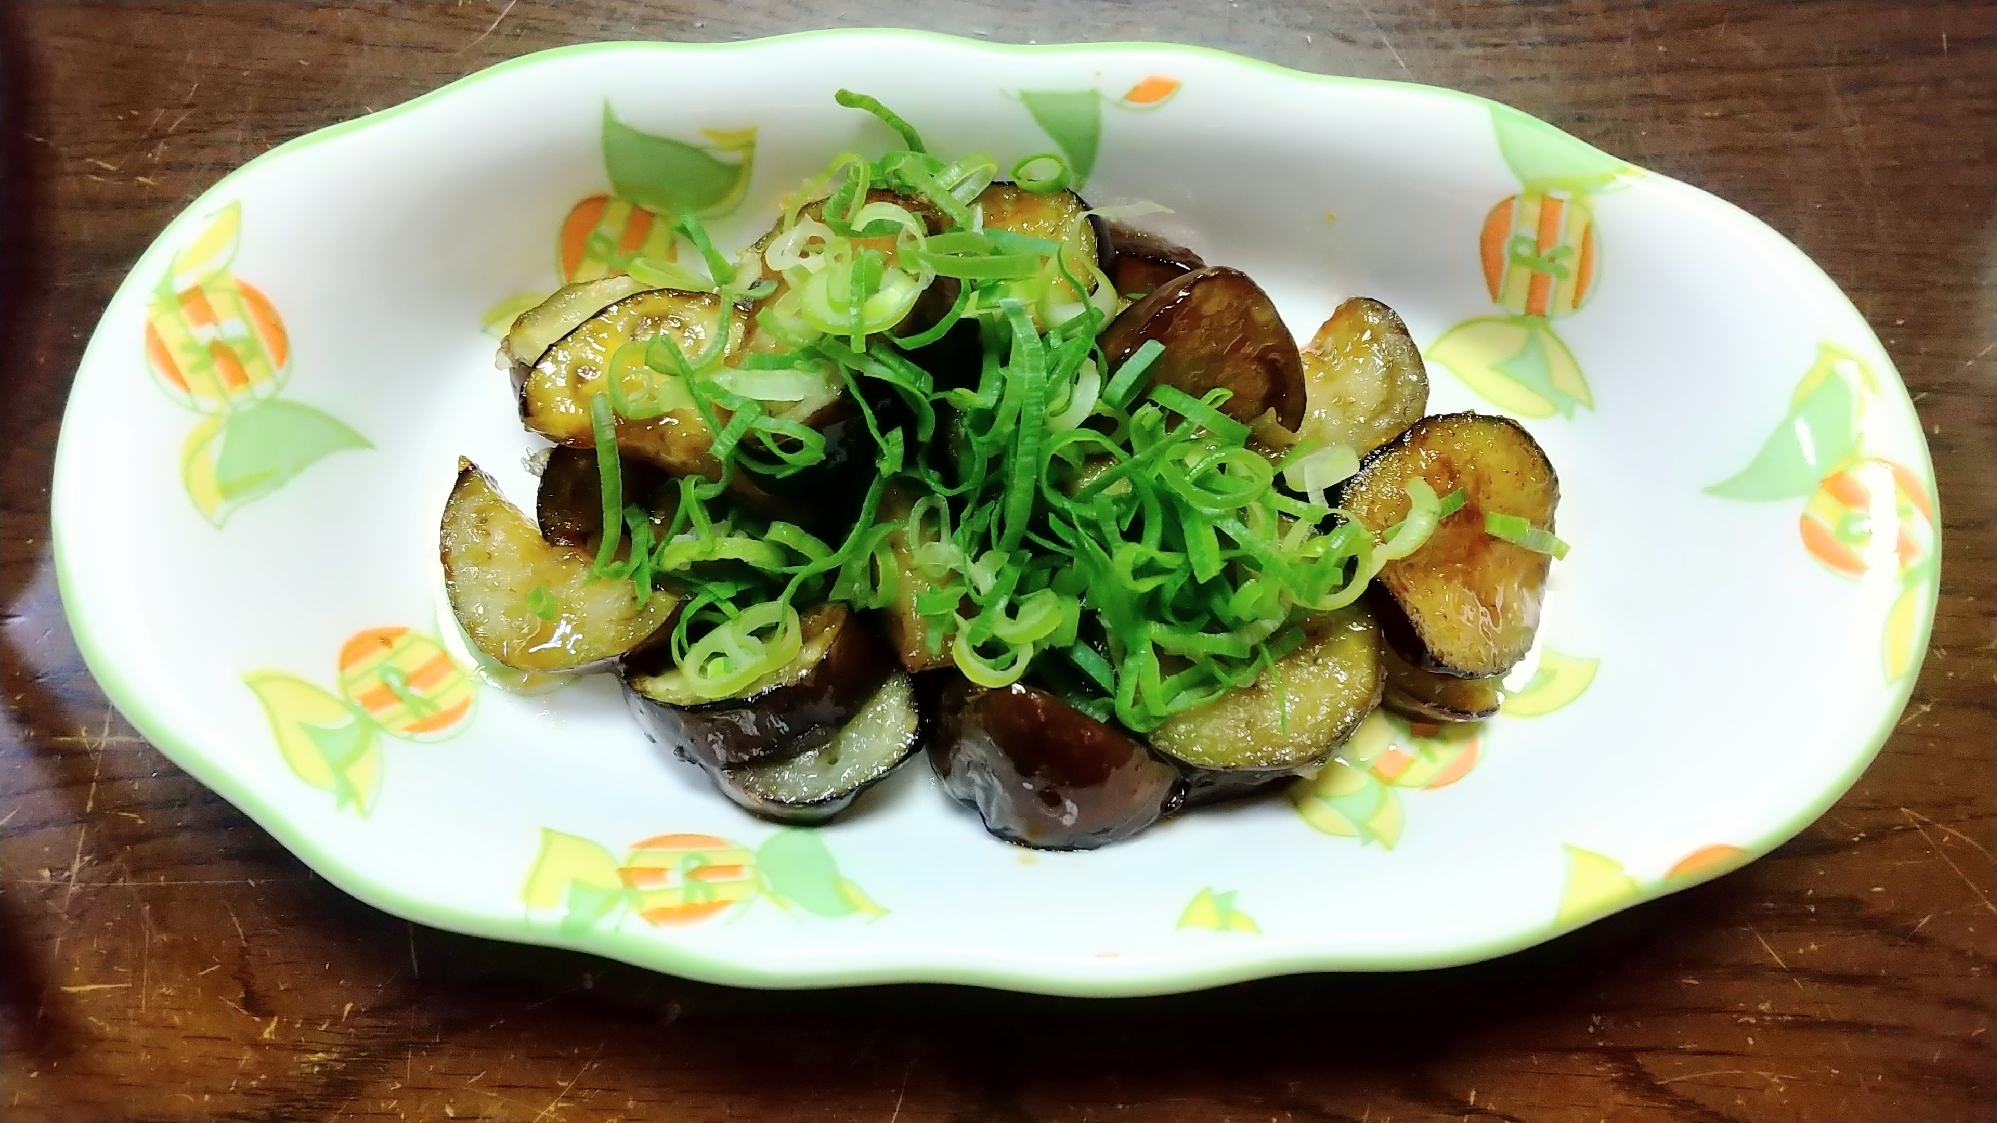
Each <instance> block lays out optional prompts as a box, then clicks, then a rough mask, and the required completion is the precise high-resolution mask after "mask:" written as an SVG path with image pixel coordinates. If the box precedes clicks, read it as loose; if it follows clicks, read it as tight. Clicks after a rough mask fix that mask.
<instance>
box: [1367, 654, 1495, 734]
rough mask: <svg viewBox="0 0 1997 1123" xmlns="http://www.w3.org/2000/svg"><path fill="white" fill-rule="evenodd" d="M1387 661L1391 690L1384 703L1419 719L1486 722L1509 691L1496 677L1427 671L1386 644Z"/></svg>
mask: <svg viewBox="0 0 1997 1123" xmlns="http://www.w3.org/2000/svg"><path fill="white" fill-rule="evenodd" d="M1382 646H1383V648H1384V654H1385V657H1386V660H1387V693H1386V695H1385V696H1384V697H1383V698H1382V699H1381V704H1382V705H1384V706H1386V707H1387V708H1388V709H1390V710H1392V711H1394V712H1395V713H1397V714H1400V715H1402V716H1404V717H1409V718H1413V719H1414V720H1416V721H1482V720H1483V719H1485V718H1487V717H1490V716H1491V715H1492V714H1495V713H1497V712H1498V707H1499V706H1500V705H1502V704H1503V703H1504V700H1505V692H1504V688H1503V687H1502V686H1501V685H1500V680H1498V679H1494V678H1451V677H1450V676H1448V675H1438V674H1436V673H1434V672H1433V671H1424V670H1422V669H1421V668H1420V667H1417V666H1415V665H1414V664H1412V663H1410V662H1408V661H1407V660H1406V659H1403V658H1401V656H1400V653H1399V652H1397V651H1395V650H1394V647H1393V645H1392V644H1384V645H1382Z"/></svg>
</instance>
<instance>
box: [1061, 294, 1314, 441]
mask: <svg viewBox="0 0 1997 1123" xmlns="http://www.w3.org/2000/svg"><path fill="white" fill-rule="evenodd" d="M1153 339H1155V340H1157V341H1158V342H1159V343H1161V344H1163V345H1164V347H1165V352H1164V354H1162V355H1160V356H1159V357H1158V361H1157V362H1156V363H1155V364H1153V366H1152V367H1151V382H1152V383H1153V384H1161V385H1167V386H1173V387H1176V388H1178V389H1180V390H1183V391H1185V392H1186V393H1188V394H1191V395H1192V396H1193V397H1195V398H1197V397H1200V396H1202V395H1204V394H1206V392H1207V391H1209V390H1212V389H1215V388H1216V387H1218V388H1223V389H1226V390H1228V391H1230V392H1231V393H1232V396H1231V397H1230V398H1228V400H1227V401H1226V402H1225V403H1224V404H1223V405H1222V406H1221V407H1220V408H1221V412H1223V413H1225V414H1227V415H1228V416H1229V417H1232V418H1234V419H1235V420H1236V421H1239V422H1242V423H1243V424H1252V423H1253V422H1254V421H1255V420H1256V419H1257V418H1259V417H1261V416H1262V414H1263V412H1264V411H1267V410H1274V411H1275V415H1276V422H1277V424H1279V425H1281V426H1282V427H1283V428H1285V429H1288V430H1290V431H1291V432H1295V431H1296V429H1297V426H1298V425H1299V424H1301V423H1302V422H1303V419H1304V360H1303V356H1302V353H1301V352H1299V351H1298V350H1297V341H1296V339H1295V338H1293V337H1292V336H1291V335H1290V329H1289V328H1286V327H1284V326H1283V318H1282V316H1281V315H1280V314H1278V313H1277V311H1276V305H1275V302H1274V301H1272V300H1270V299H1269V294H1268V293H1266V292H1263V291H1262V287H1261V286H1260V285H1257V284H1256V283H1255V282H1254V281H1253V280H1252V279H1250V278H1249V276H1248V274H1246V273H1243V272H1242V271H1240V270H1239V269H1229V268H1227V267H1226V266H1219V265H1210V266H1207V267H1206V268H1204V269H1195V270H1193V271H1192V272H1190V273H1182V274H1180V275H1179V276H1177V277H1174V278H1172V279H1171V280H1170V281H1167V282H1166V283H1164V284H1162V285H1159V286H1158V287H1157V288H1155V289H1153V290H1152V291H1151V293H1150V295H1148V296H1146V297H1145V298H1144V299H1142V300H1140V301H1138V302H1137V303H1135V304H1133V305H1131V306H1130V307H1128V308H1125V309H1124V310H1123V311H1122V312H1119V313H1118V314H1117V317H1116V319H1114V320H1112V321H1110V325H1109V327H1107V328H1104V329H1103V333H1102V336H1101V338H1100V339H1099V341H1098V342H1100V343H1101V345H1102V349H1103V354H1104V355H1105V356H1107V357H1108V359H1109V366H1110V369H1111V370H1115V369H1116V368H1118V367H1121V366H1122V365H1123V363H1124V360H1126V359H1128V358H1130V356H1131V354H1132V353H1133V352H1135V351H1136V350H1137V349H1138V348H1139V347H1140V346H1142V345H1143V344H1144V343H1145V342H1147V341H1149V340H1153Z"/></svg>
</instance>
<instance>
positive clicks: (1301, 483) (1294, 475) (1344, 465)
mask: <svg viewBox="0 0 1997 1123" xmlns="http://www.w3.org/2000/svg"><path fill="white" fill-rule="evenodd" d="M1358 472H1359V454H1358V453H1356V452H1353V451H1352V449H1351V447H1350V446H1348V445H1326V446H1325V447H1323V448H1319V449H1315V450H1312V451H1310V452H1307V453H1305V454H1304V455H1303V456H1300V457H1298V458H1297V459H1295V460H1294V461H1291V462H1288V463H1286V464H1285V466H1284V468H1283V482H1284V483H1286V484H1288V485H1290V489H1291V490H1292V491H1300V492H1302V493H1304V494H1305V495H1312V496H1315V495H1321V494H1322V493H1324V492H1325V491H1327V490H1329V489H1330V488H1332V487H1335V486H1337V485H1338V484H1341V483H1344V482H1345V481H1346V480H1349V479H1351V478H1352V477H1353V476H1354V475H1356V474H1358Z"/></svg>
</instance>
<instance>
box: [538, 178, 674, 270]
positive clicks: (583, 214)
mask: <svg viewBox="0 0 1997 1123" xmlns="http://www.w3.org/2000/svg"><path fill="white" fill-rule="evenodd" d="M673 243H674V239H673V229H672V223H671V222H670V220H667V219H662V218H660V217H659V216H658V215H656V214H654V213H653V212H651V211H649V210H646V209H645V208H644V207H641V206H639V205H637V204H636V203H633V202H631V201H629V200H627V199H622V198H619V197H618V196H616V195H592V196H590V197H589V198H587V199H584V200H583V201H582V202H580V203H577V204H576V205H575V206H574V207H571V208H570V209H569V214H568V217H567V218H565V219H563V220H562V233H561V237H560V239H559V241H558V245H557V252H558V256H559V257H560V266H561V271H562V280H563V282H564V283H567V284H573V283H575V282H577V281H594V280H596V279H597V278H599V277H605V276H609V275H610V274H612V273H622V272H624V271H625V270H626V269H628V268H630V265H631V259H632V258H634V257H636V256H638V255H639V254H643V255H644V256H646V257H651V258H657V259H659V260H662V261H673V260H675V259H676V258H677V257H678V253H677V247H675V245H674V244H673Z"/></svg>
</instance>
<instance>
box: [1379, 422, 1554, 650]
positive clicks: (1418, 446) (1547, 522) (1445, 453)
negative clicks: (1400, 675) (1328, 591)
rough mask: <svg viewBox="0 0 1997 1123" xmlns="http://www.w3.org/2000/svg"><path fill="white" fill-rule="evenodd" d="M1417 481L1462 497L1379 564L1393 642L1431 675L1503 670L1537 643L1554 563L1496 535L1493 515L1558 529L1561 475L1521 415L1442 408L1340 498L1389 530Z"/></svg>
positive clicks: (1385, 450)
mask: <svg viewBox="0 0 1997 1123" xmlns="http://www.w3.org/2000/svg"><path fill="white" fill-rule="evenodd" d="M1416 478H1421V479H1425V480H1427V481H1428V485H1429V487H1431V488H1433V489H1434V490H1435V493H1436V495H1438V496H1443V497H1446V496H1448V495H1449V494H1450V493H1451V492H1453V491H1456V490H1458V489H1459V488H1460V489H1462V491H1463V497H1464V502H1463V506H1462V508H1461V509H1460V510H1458V511H1456V512H1455V513H1454V514H1452V515H1450V516H1448V517H1447V518H1445V519H1443V520H1442V522H1441V524H1440V525H1438V526H1437V527H1436V528H1435V533H1434V534H1432V535H1430V536H1429V539H1428V541H1427V542H1426V543H1424V544H1423V545H1422V547H1421V548H1420V549H1419V550H1416V551H1415V552H1414V553H1412V554H1410V555H1408V556H1407V557H1405V558H1401V559H1399V560H1397V561H1391V562H1388V563H1387V565H1386V567H1385V568H1383V569H1382V570H1381V571H1380V575H1379V577H1378V578H1377V581H1378V589H1379V590H1381V591H1383V592H1384V593H1385V596H1384V597H1383V598H1380V599H1382V600H1384V601H1386V602H1390V603H1391V605H1392V608H1383V609H1382V613H1381V617H1382V618H1381V624H1382V627H1383V628H1384V629H1385V633H1386V637H1387V640H1388V642H1390V643H1392V644H1394V645H1395V646H1396V647H1397V648H1399V649H1400V651H1401V654H1402V655H1404V656H1406V657H1407V659H1408V661H1409V662H1411V663H1413V664H1414V665H1416V666H1418V667H1420V668H1421V669H1423V670H1426V671H1433V672H1435V673H1437V674H1443V675H1449V676H1452V677H1455V678H1494V677H1496V676H1498V675H1502V674H1504V673H1505V672H1506V671H1507V670H1510V669H1511V667H1512V665H1513V664H1514V663H1517V662H1518V661H1519V660H1520V659H1522V658H1524V657H1525V653H1526V652H1527V651H1528V650H1529V649H1530V648H1531V647H1532V638H1533V633H1534V632H1535V631H1537V630H1538V628H1539V605H1540V600H1541V598H1542V597H1543V596H1544V594H1545V592H1546V574H1547V569H1548V567H1549V566H1550V565H1551V563H1552V559H1551V558H1549V557H1548V556H1547V555H1545V554H1541V553H1535V552H1534V551H1532V550H1528V549H1526V548H1525V547H1523V546H1516V545H1513V544H1512V543H1510V542H1507V541H1505V540H1504V539H1502V538H1494V537H1492V536H1491V535H1490V534H1487V533H1486V532H1485V530H1484V518H1485V516H1486V515H1489V514H1506V515H1517V516H1519V517H1521V518H1523V519H1525V520H1526V521H1527V522H1529V523H1531V524H1532V525H1533V526H1535V527H1538V528H1541V529H1543V530H1546V531H1548V532H1551V531H1552V530H1553V514H1554V508H1555V506H1557V505H1558V503H1559V502H1560V480H1559V477H1557V476H1555V475H1554V472H1553V465H1552V464H1550V463H1548V462H1547V459H1546V453H1544V452H1543V451H1541V450H1540V447H1539V442H1537V441H1535V440H1533V439H1532V434H1530V433H1528V432H1526V431H1525V430H1524V429H1523V428H1521V427H1520V426H1519V424H1518V423H1517V422H1515V421H1512V420H1511V419H1509V418H1505V417H1494V416H1490V415H1487V414H1480V413H1450V414H1437V415H1435V416H1433V417H1424V418H1422V419H1421V420H1420V421H1417V422H1415V423H1414V424H1413V425H1412V426H1410V427H1409V428H1408V430H1407V432H1405V433H1402V434H1401V435H1400V436H1399V437H1398V438H1396V439H1395V440H1393V441H1392V442H1390V443H1388V444H1387V445H1384V446H1382V447H1381V448H1380V449H1379V450H1378V451H1376V452H1375V453H1374V454H1373V455H1372V456H1371V457H1369V458H1368V459H1367V460H1366V462H1365V463H1364V464H1362V465H1361V466H1360V469H1359V474H1358V475H1356V476H1354V477H1352V478H1351V479H1350V480H1347V481H1346V482H1345V486H1344V488H1343V490H1342V492H1341V494H1340V499H1339V506H1341V507H1343V508H1344V509H1345V510H1347V511H1350V512H1351V513H1352V514H1353V516H1354V517H1355V518H1357V519H1358V520H1359V521H1360V522H1361V523H1363V524H1365V525H1366V526H1367V527H1368V528H1369V529H1371V530H1373V531H1374V532H1375V533H1379V532H1381V531H1384V530H1386V529H1388V528H1389V527H1392V526H1394V525H1395V524H1397V523H1399V522H1400V521H1401V520H1402V519H1403V518H1405V517H1406V516H1407V513H1408V507H1409V500H1408V494H1407V484H1408V481H1410V480H1413V479H1416Z"/></svg>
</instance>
